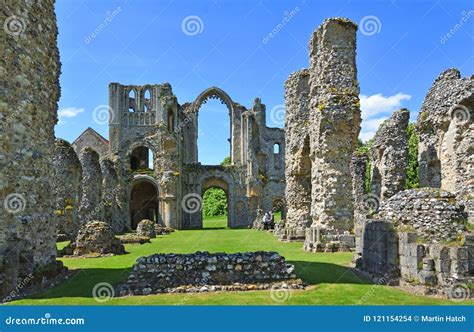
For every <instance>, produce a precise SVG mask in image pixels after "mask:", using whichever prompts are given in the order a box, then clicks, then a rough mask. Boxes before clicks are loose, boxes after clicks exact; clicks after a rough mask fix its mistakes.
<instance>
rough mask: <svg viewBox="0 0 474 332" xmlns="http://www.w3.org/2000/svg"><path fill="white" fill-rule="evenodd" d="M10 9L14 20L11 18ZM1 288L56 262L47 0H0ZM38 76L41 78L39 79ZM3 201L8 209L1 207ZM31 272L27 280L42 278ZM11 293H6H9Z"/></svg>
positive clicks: (55, 62)
mask: <svg viewBox="0 0 474 332" xmlns="http://www.w3.org/2000/svg"><path fill="white" fill-rule="evenodd" d="M13 16H16V17H17V18H18V19H17V20H19V21H17V23H18V22H20V23H19V24H16V23H15V20H13V21H12V20H11V18H12V17H13ZM8 18H10V19H9V20H8V21H9V22H10V23H9V24H8V26H5V29H7V30H8V31H9V33H7V31H2V48H1V49H2V50H1V53H2V62H1V64H0V66H1V69H0V72H2V76H3V77H5V78H6V79H4V80H3V82H2V98H1V102H0V126H1V129H0V142H1V144H2V146H1V149H0V168H1V169H2V172H1V175H0V193H1V198H2V208H1V209H0V296H2V297H3V296H4V295H5V294H7V293H10V291H12V290H13V292H15V287H16V286H17V285H18V284H19V283H20V282H21V281H22V280H26V279H24V278H25V277H27V276H28V275H30V274H34V273H35V271H36V270H37V269H39V268H42V269H43V270H44V269H48V267H47V266H51V268H53V266H55V265H56V264H55V263H54V262H55V256H56V241H55V239H56V223H55V222H52V220H53V211H54V205H55V203H54V197H53V183H52V177H51V175H52V172H51V170H52V169H53V162H52V160H53V149H52V147H53V146H54V130H53V128H54V125H55V124H56V122H57V102H58V99H59V95H60V89H59V81H58V77H59V72H60V62H59V52H58V48H57V46H56V37H57V27H56V16H55V13H54V2H53V1H47V0H45V1H40V2H24V1H9V2H8V5H7V4H6V3H4V2H3V3H2V4H0V21H1V22H7V19H8ZM40 82H41V83H40ZM5 206H8V210H7V209H6V208H5ZM41 281H42V277H41V276H36V277H34V278H33V282H41ZM10 294H11V293H10Z"/></svg>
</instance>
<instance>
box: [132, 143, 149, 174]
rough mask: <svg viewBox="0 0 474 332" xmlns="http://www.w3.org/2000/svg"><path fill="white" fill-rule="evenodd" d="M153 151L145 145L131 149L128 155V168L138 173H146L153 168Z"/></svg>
mask: <svg viewBox="0 0 474 332" xmlns="http://www.w3.org/2000/svg"><path fill="white" fill-rule="evenodd" d="M153 160H154V158H153V151H151V150H150V149H148V148H147V147H146V146H138V147H136V148H135V149H133V151H132V154H131V156H130V169H131V170H132V171H134V172H138V173H147V172H149V171H152V170H153Z"/></svg>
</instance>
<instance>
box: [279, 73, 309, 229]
mask: <svg viewBox="0 0 474 332" xmlns="http://www.w3.org/2000/svg"><path fill="white" fill-rule="evenodd" d="M308 94H309V71H308V70H307V69H302V70H300V71H298V72H295V73H293V74H291V75H290V77H289V78H288V80H287V81H286V82H285V108H286V117H285V132H286V135H285V136H286V137H285V140H286V143H285V145H286V154H285V164H286V167H285V179H286V188H285V197H286V204H287V209H288V212H287V218H286V224H285V227H286V228H301V230H302V231H303V233H302V235H303V237H304V229H306V228H307V227H309V226H311V223H312V219H311V159H310V145H309V140H310V131H311V123H310V119H309V118H310V116H309V109H308V106H309V102H308V98H309V96H308ZM295 235H296V234H295ZM288 236H290V235H287V237H288Z"/></svg>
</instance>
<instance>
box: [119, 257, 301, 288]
mask: <svg viewBox="0 0 474 332" xmlns="http://www.w3.org/2000/svg"><path fill="white" fill-rule="evenodd" d="M293 270H294V266H293V265H291V264H288V263H287V262H286V261H285V258H284V257H282V256H280V255H279V254H278V253H276V252H268V251H256V252H245V253H235V254H227V253H215V254H210V253H208V252H199V251H198V252H196V253H192V254H155V255H151V256H148V257H140V258H138V259H137V261H136V263H135V265H134V266H133V268H132V272H131V273H130V275H129V277H128V280H127V282H126V283H125V284H123V285H121V286H119V294H120V295H121V296H126V295H148V294H156V293H185V292H208V291H221V290H226V291H230V290H239V291H243V290H259V289H270V288H272V289H275V288H279V287H278V286H284V287H286V288H287V289H288V288H303V285H302V282H301V280H298V279H295V278H296V276H295V274H294V273H293ZM152 271H160V273H159V274H157V273H152Z"/></svg>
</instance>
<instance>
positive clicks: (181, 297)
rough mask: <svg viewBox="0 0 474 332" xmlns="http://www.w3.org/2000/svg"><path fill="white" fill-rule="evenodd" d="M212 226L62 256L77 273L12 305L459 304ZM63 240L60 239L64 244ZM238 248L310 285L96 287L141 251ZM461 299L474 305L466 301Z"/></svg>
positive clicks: (264, 238) (327, 257)
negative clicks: (272, 259) (112, 292)
mask: <svg viewBox="0 0 474 332" xmlns="http://www.w3.org/2000/svg"><path fill="white" fill-rule="evenodd" d="M204 225H205V227H206V228H207V229H203V230H189V231H176V232H174V233H171V234H170V235H165V236H159V237H158V238H156V239H153V240H152V243H148V244H144V245H126V246H125V247H126V250H127V252H128V254H126V255H121V256H114V257H104V258H87V259H86V258H63V259H62V261H63V262H64V264H65V265H66V266H67V267H68V268H69V269H70V270H73V271H76V272H77V273H76V275H75V276H74V277H71V278H70V279H69V280H67V281H66V282H64V283H62V284H61V285H59V286H57V287H55V288H53V289H51V290H49V291H47V292H43V293H39V294H36V295H34V296H32V297H30V298H27V299H23V300H18V301H14V302H11V303H10V304H23V305H25V304H28V305H35V304H37V305H45V304H47V305H73V304H81V305H99V304H106V305H140V304H143V305H157V304H158V305H160V304H161V305H163V304H165V305H173V304H201V305H206V304H208V305H219V304H228V305H240V304H257V305H263V304H267V305H274V304H299V305H304V304H348V305H350V304H357V303H359V301H362V303H363V304H367V305H368V304H400V305H410V304H456V303H455V302H452V301H449V300H440V299H434V298H428V297H422V296H415V295H411V294H409V293H406V292H403V291H401V290H398V289H396V288H393V287H388V286H378V285H373V284H370V283H368V282H367V281H365V280H361V279H359V278H358V277H357V276H356V275H354V274H353V273H352V272H351V271H350V270H349V269H348V268H347V266H348V265H349V263H350V261H351V256H352V254H351V253H333V254H331V253H317V254H315V253H308V252H305V251H303V250H302V244H301V243H283V242H278V241H277V240H276V239H275V237H274V236H273V235H272V234H270V233H266V232H260V231H255V230H252V229H228V228H226V227H227V222H226V218H225V217H216V218H210V219H208V220H206V221H205V222H204ZM63 245H64V243H60V244H58V246H63ZM198 250H200V251H209V252H228V253H232V252H239V251H256V250H270V251H277V252H279V253H280V254H281V255H283V256H284V257H285V258H286V259H287V260H288V261H290V262H291V263H292V264H294V265H295V267H296V274H297V275H298V277H300V278H301V279H303V280H305V281H306V282H307V283H308V284H310V285H311V286H310V287H308V289H307V290H299V291H292V292H291V293H290V297H289V298H288V300H286V301H284V302H281V303H280V302H275V301H273V300H272V298H271V296H270V291H253V292H218V293H198V294H160V295H149V296H133V297H121V298H113V299H111V300H110V301H108V302H105V303H98V302H96V301H95V300H94V298H93V297H92V289H93V287H94V285H96V284H97V283H99V282H108V283H111V284H112V285H114V284H117V283H120V282H122V281H124V280H126V278H127V276H128V273H129V272H130V269H131V266H132V265H133V263H134V262H135V260H136V259H137V258H138V257H140V256H146V255H151V254H153V253H191V252H195V251H198ZM460 304H474V302H472V301H470V302H467V301H465V302H462V303H460Z"/></svg>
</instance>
